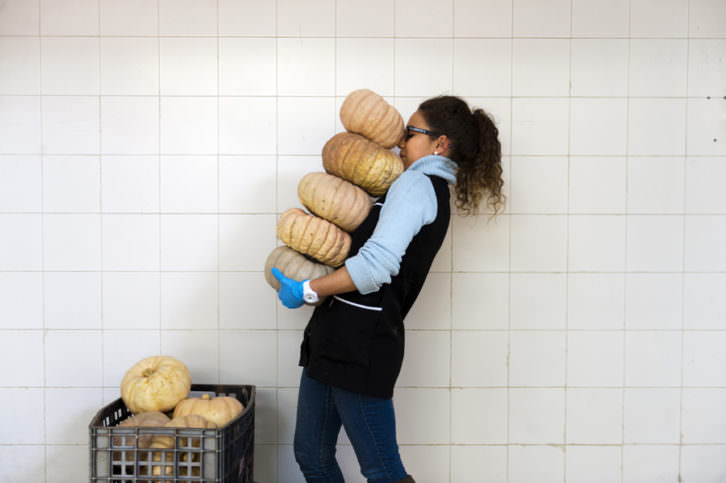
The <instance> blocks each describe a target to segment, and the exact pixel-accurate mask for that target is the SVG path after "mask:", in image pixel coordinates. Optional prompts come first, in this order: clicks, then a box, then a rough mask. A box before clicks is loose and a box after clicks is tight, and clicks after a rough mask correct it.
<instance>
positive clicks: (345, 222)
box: [297, 173, 371, 232]
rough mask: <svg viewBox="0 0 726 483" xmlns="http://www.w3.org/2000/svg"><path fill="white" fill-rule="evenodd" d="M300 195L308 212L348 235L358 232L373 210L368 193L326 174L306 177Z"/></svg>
mask: <svg viewBox="0 0 726 483" xmlns="http://www.w3.org/2000/svg"><path fill="white" fill-rule="evenodd" d="M297 194H298V197H299V198H300V201H301V202H302V204H303V205H305V207H306V208H307V209H308V210H310V211H311V212H313V213H315V214H316V215H318V216H319V217H321V218H324V219H326V220H328V221H330V222H331V223H335V224H336V225H338V226H339V227H340V228H342V229H343V230H345V231H348V232H351V231H353V230H355V229H356V228H358V225H360V224H361V223H363V220H365V219H366V216H368V212H369V211H370V209H371V200H370V198H369V197H368V195H367V194H366V192H365V191H363V190H362V189H360V188H359V187H357V186H356V185H354V184H353V183H350V182H348V181H346V180H344V179H342V178H339V177H337V176H333V175H331V174H327V173H308V174H306V175H305V176H303V178H302V179H301V180H300V183H298V185H297Z"/></svg>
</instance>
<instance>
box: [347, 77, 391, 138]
mask: <svg viewBox="0 0 726 483" xmlns="http://www.w3.org/2000/svg"><path fill="white" fill-rule="evenodd" d="M340 121H341V122H342V123H343V126H344V127H345V128H346V129H347V130H348V131H350V132H354V133H357V134H360V135H362V136H365V137H366V138H368V139H370V140H371V141H373V142H374V143H377V144H380V145H381V146H383V147H384V148H392V147H393V146H395V145H397V144H398V143H399V142H400V141H401V139H403V136H404V128H403V118H402V117H401V114H399V113H398V111H397V110H396V109H395V108H394V107H393V106H391V105H390V104H389V103H388V102H386V100H385V99H383V98H382V97H381V96H379V95H378V94H376V93H375V92H373V91H371V90H368V89H359V90H356V91H353V92H351V93H350V94H348V96H347V97H346V98H345V100H344V101H343V105H342V106H341V108H340Z"/></svg>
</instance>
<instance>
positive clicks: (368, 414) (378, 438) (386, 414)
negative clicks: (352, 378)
mask: <svg viewBox="0 0 726 483" xmlns="http://www.w3.org/2000/svg"><path fill="white" fill-rule="evenodd" d="M333 395H334V397H335V405H336V407H337V408H338V414H339V415H340V418H341V420H342V421H343V427H344V428H345V432H346V434H347V435H348V439H350V442H351V443H352V444H353V449H354V450H355V454H356V456H357V458H358V463H359V464H360V467H361V473H363V476H365V477H366V478H367V479H368V482H369V483H392V482H398V481H402V480H404V479H405V478H406V477H407V474H406V470H405V469H404V467H403V463H402V462H401V456H400V455H399V453H398V443H397V442H396V418H395V415H394V410H393V400H392V399H381V398H376V397H370V396H364V395H362V394H357V393H353V392H349V391H344V390H342V389H333ZM407 481H413V480H407Z"/></svg>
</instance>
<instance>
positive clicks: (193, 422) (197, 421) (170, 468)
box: [151, 414, 217, 483]
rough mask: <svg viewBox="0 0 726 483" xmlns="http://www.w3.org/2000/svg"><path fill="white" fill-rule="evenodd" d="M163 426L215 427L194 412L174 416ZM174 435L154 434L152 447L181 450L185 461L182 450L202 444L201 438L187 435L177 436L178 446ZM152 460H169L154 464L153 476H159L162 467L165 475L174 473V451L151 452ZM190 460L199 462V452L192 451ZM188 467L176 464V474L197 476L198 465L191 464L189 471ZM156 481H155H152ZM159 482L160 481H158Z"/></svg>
mask: <svg viewBox="0 0 726 483" xmlns="http://www.w3.org/2000/svg"><path fill="white" fill-rule="evenodd" d="M165 427H167V428H201V429H214V428H216V427H217V425H216V424H214V423H213V422H212V421H209V420H208V419H206V418H204V417H202V416H199V415H196V414H189V415H186V416H179V417H175V418H174V419H172V420H171V421H169V422H168V423H167V424H166V425H165ZM174 438H175V437H174V436H162V435H156V436H154V440H153V442H152V443H151V447H152V448H158V449H174V448H176V449H177V450H181V452H182V453H181V457H180V459H181V461H183V462H187V461H188V459H189V458H188V454H189V453H188V452H186V451H184V450H185V449H186V448H200V447H201V446H202V442H201V438H195V437H189V436H178V438H179V440H180V444H179V446H177V445H176V443H175V441H174ZM151 459H152V461H154V462H157V463H158V462H161V461H162V459H163V461H164V462H170V464H169V465H154V466H153V467H152V468H153V469H152V474H153V475H154V476H161V469H162V467H163V468H164V474H165V475H166V476H170V475H172V474H174V464H173V462H174V453H172V452H169V451H155V452H153V453H152V456H151ZM192 461H193V462H196V463H198V462H199V453H193V455H192ZM189 469H190V468H189V467H188V466H186V465H178V466H177V476H199V473H200V472H199V467H196V466H193V467H191V471H189ZM154 483H156V482H154ZM159 483H161V482H159Z"/></svg>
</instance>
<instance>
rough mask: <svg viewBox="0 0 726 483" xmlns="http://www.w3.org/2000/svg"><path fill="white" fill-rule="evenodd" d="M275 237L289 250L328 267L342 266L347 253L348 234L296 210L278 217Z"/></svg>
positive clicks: (328, 223)
mask: <svg viewBox="0 0 726 483" xmlns="http://www.w3.org/2000/svg"><path fill="white" fill-rule="evenodd" d="M277 237H278V238H279V239H280V240H282V242H283V243H284V244H285V245H287V246H289V247H290V248H292V249H294V250H296V251H298V252H300V253H303V254H305V255H308V256H311V257H313V258H314V259H316V260H318V261H319V262H321V263H324V264H326V265H330V266H331V267H339V266H340V265H342V264H343V262H344V261H345V258H346V257H347V256H348V251H350V241H351V240H350V235H349V234H347V233H346V232H344V231H343V230H341V229H340V228H338V227H337V226H335V225H334V224H332V223H330V222H329V221H326V220H323V219H322V218H318V217H317V216H313V215H309V214H307V213H305V212H304V211H303V210H301V209H299V208H290V209H289V210H287V211H285V212H284V213H283V214H282V215H280V219H279V221H278V222H277Z"/></svg>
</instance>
